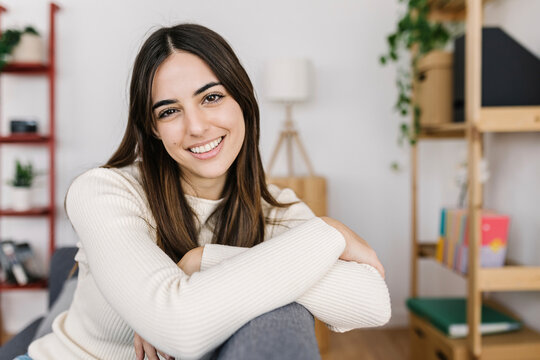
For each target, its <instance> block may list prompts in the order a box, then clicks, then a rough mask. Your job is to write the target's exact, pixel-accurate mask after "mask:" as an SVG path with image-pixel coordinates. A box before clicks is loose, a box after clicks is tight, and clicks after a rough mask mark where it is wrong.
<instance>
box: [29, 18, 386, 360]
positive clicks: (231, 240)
mask: <svg viewBox="0 0 540 360" xmlns="http://www.w3.org/2000/svg"><path fill="white" fill-rule="evenodd" d="M258 145H259V110H258V106H257V102H256V100H255V96H254V92H253V86H252V84H251V82H250V80H249V78H248V76H247V74H246V72H245V70H244V69H243V67H242V66H241V64H240V62H239V60H238V59H237V57H236V56H235V54H234V52H233V51H232V49H231V48H230V46H229V45H228V44H227V42H226V41H225V40H224V39H223V38H222V37H221V36H219V35H218V34H216V33H215V32H213V31H211V30H209V29H207V28H205V27H202V26H199V25H194V24H182V25H177V26H173V27H170V28H161V29H159V30H157V31H156V32H154V33H153V34H152V35H151V36H150V37H149V38H148V39H147V40H146V42H145V43H144V44H143V46H142V48H141V50H140V52H139V54H138V55H137V58H136V60H135V65H134V68H133V74H132V78H131V87H130V107H129V118H128V124H127V129H126V132H125V135H124V138H123V140H122V142H121V144H120V146H119V148H118V150H117V151H116V152H115V153H114V155H113V156H112V157H111V159H110V160H109V161H108V162H107V164H106V165H105V166H103V167H100V168H96V169H93V170H90V171H88V172H86V173H84V174H83V175H81V176H79V177H78V178H77V179H76V180H75V181H74V182H73V184H72V185H71V187H70V189H69V191H68V194H67V197H66V211H67V214H68V216H69V218H70V221H71V223H72V225H73V227H74V229H75V230H76V232H77V234H78V236H79V239H80V242H79V243H78V246H79V251H78V253H77V256H76V260H77V261H78V264H79V278H78V287H77V290H76V292H75V295H74V299H73V303H72V305H71V307H70V309H69V310H68V311H66V312H64V313H62V314H61V315H60V316H58V317H57V318H56V320H55V322H54V324H53V333H51V334H49V335H47V336H45V337H43V338H41V339H38V340H36V341H34V342H33V343H32V344H31V345H30V348H29V354H28V355H29V356H30V357H31V358H33V359H39V360H42V359H43V360H47V359H133V358H135V357H136V356H137V358H139V359H142V358H143V356H144V355H145V354H146V355H147V356H148V357H149V358H150V359H157V354H156V352H157V351H160V352H161V354H162V355H163V356H164V357H177V358H180V359H199V358H210V357H212V356H214V357H216V356H217V355H219V354H217V350H216V349H218V347H219V346H220V345H222V344H223V343H224V342H226V341H227V339H229V338H230V337H231V336H232V335H234V334H235V332H237V331H238V330H239V329H240V328H242V327H243V326H244V325H246V324H248V323H249V322H251V321H254V319H256V318H259V317H260V316H261V315H264V314H268V313H269V312H270V311H272V310H275V309H279V308H282V307H285V306H286V305H287V306H288V304H291V303H295V304H296V306H300V305H302V306H303V308H305V309H307V310H309V312H310V313H311V314H313V315H314V316H316V317H317V318H319V319H320V320H322V321H324V322H325V323H326V324H327V325H328V327H329V328H330V329H331V330H333V331H340V332H342V331H348V330H351V329H353V328H359V327H367V326H380V325H383V324H385V323H386V322H387V321H388V319H389V317H390V299H389V296H388V289H387V287H386V284H385V282H384V269H383V267H382V265H381V264H380V262H379V260H378V259H377V256H376V254H375V252H374V251H373V250H372V249H371V248H370V247H369V245H367V243H366V242H365V241H363V240H362V239H361V238H360V237H358V236H357V235H356V234H354V233H353V232H352V231H351V230H350V229H348V228H347V227H346V226H345V225H343V224H342V223H340V222H338V221H336V220H333V219H330V218H317V217H315V216H314V215H313V213H312V212H311V211H310V209H309V208H308V207H307V206H306V205H305V204H304V203H302V202H300V201H299V200H298V199H297V198H296V196H295V195H294V193H293V192H292V191H291V190H288V189H285V190H280V189H278V188H277V187H275V186H267V184H266V182H265V175H264V171H263V167H262V165H261V159H260V155H259V149H258ZM291 311H293V312H294V311H296V310H294V308H291ZM312 325H313V323H311V326H312ZM272 331H275V332H279V331H280V329H279V327H277V328H274V329H273V330H270V331H269V330H267V331H266V332H267V333H266V334H260V336H261V338H263V337H264V338H266V337H270V338H271V336H270V335H271V334H269V333H268V332H272ZM245 341H249V340H245ZM245 341H244V342H245ZM251 341H257V339H255V340H253V339H252V340H251ZM275 345H276V346H275V347H274V348H275V349H276V350H275V351H277V353H278V354H279V351H282V350H280V349H279V348H280V347H286V346H282V344H280V345H278V344H275ZM313 346H316V345H313ZM167 354H168V355H167ZM248 358H250V357H249V356H248Z"/></svg>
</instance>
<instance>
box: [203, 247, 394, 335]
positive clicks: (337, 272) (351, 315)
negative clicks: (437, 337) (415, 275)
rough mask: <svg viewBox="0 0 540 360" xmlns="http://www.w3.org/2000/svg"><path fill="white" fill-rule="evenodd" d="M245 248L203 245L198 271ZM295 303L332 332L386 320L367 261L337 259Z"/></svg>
mask: <svg viewBox="0 0 540 360" xmlns="http://www.w3.org/2000/svg"><path fill="white" fill-rule="evenodd" d="M246 250H248V248H244V247H236V246H227V245H219V244H207V245H205V246H204V251H203V260H202V262H201V271H205V270H207V269H209V268H211V267H213V266H215V265H217V264H219V263H220V262H221V261H223V260H225V259H229V258H233V257H234V256H237V255H239V254H242V253H243V252H244V251H246ZM296 302H298V303H299V304H301V305H303V306H304V307H305V308H306V309H308V310H309V311H310V312H311V313H312V314H313V315H314V316H315V317H316V318H317V319H319V320H321V321H322V322H324V323H325V324H326V325H327V327H328V328H329V329H330V330H332V331H334V332H346V331H349V330H353V329H359V328H366V327H375V326H382V325H384V324H386V323H387V322H388V321H389V320H390V316H391V306H390V295H389V293H388V288H387V286H386V283H385V281H384V279H383V278H382V277H381V275H380V274H379V272H378V271H377V270H376V269H375V268H374V267H372V266H370V265H367V264H358V263H355V262H352V261H343V260H337V261H336V262H335V264H334V265H333V266H332V268H331V269H330V270H329V271H328V272H327V273H326V274H325V275H324V277H323V278H322V279H321V280H319V282H317V283H316V284H315V285H313V286H312V287H311V288H310V289H309V290H307V291H306V292H305V293H304V294H302V295H301V296H300V297H298V299H296Z"/></svg>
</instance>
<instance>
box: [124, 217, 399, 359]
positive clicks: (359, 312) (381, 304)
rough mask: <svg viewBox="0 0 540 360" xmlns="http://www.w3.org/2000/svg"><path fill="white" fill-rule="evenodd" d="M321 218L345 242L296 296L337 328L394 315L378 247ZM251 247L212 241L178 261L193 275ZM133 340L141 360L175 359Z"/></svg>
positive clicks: (346, 328)
mask: <svg viewBox="0 0 540 360" xmlns="http://www.w3.org/2000/svg"><path fill="white" fill-rule="evenodd" d="M322 219H323V220H324V221H325V222H326V223H327V224H329V225H330V226H333V227H335V228H336V229H337V230H338V231H340V232H341V233H342V235H343V236H344V238H345V240H346V247H345V250H344V251H343V253H342V254H341V256H340V259H339V260H338V261H337V262H336V263H335V264H334V266H333V267H332V268H331V269H330V270H329V271H328V273H327V274H326V275H325V276H324V277H323V278H322V279H321V280H320V281H319V282H318V283H317V284H315V285H314V286H313V287H312V288H310V289H309V290H308V291H307V292H305V293H304V294H303V295H301V296H300V297H299V298H298V299H297V300H296V302H298V303H299V304H301V305H303V306H304V307H305V308H306V309H308V310H309V311H310V312H311V313H312V314H313V315H314V316H315V317H316V318H318V319H319V320H321V321H323V322H324V323H326V325H327V326H328V328H329V329H331V330H332V331H334V332H345V331H349V330H352V329H355V328H361V327H373V326H381V325H384V324H385V323H386V322H387V321H388V320H389V318H390V299H389V296H388V289H387V288H386V284H385V282H384V280H383V279H384V268H383V266H382V264H381V263H380V261H379V260H378V258H377V255H376V253H375V252H374V251H373V249H372V248H371V247H370V246H369V245H368V244H367V243H366V242H365V241H364V240H363V239H362V238H360V237H359V236H358V235H356V234H355V233H354V232H352V230H350V229H349V228H348V227H346V226H345V225H344V224H342V223H340V222H339V221H337V220H334V219H331V218H326V217H324V218H322ZM246 250H248V248H242V247H234V246H227V245H217V244H209V245H206V246H205V247H197V248H194V249H192V250H191V251H189V252H188V253H186V255H184V257H183V258H182V259H181V260H180V261H179V262H178V267H180V268H181V269H182V270H183V271H184V272H185V273H186V274H188V275H191V274H193V273H195V272H199V271H204V270H206V269H208V268H211V267H212V266H215V265H217V264H219V263H221V262H222V261H224V260H226V259H229V258H232V257H234V256H236V255H238V254H241V253H243V252H244V251H246ZM374 299H375V300H376V301H374ZM134 346H135V351H136V354H137V360H142V359H143V358H144V355H145V353H146V355H147V356H148V358H149V359H150V360H154V359H156V360H157V359H158V357H157V352H159V353H160V354H161V355H162V356H163V357H164V358H166V359H173V358H172V357H171V356H169V355H167V354H165V353H164V352H161V351H158V350H156V349H155V347H153V346H152V345H151V344H150V343H148V342H146V341H145V340H144V339H142V338H141V337H140V336H139V335H137V334H135V337H134Z"/></svg>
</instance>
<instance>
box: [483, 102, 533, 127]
mask: <svg viewBox="0 0 540 360" xmlns="http://www.w3.org/2000/svg"><path fill="white" fill-rule="evenodd" d="M477 127H478V130H479V131H481V132H531V131H540V106H497V107H495V106H493V107H483V108H482V109H480V119H479V121H478V124H477Z"/></svg>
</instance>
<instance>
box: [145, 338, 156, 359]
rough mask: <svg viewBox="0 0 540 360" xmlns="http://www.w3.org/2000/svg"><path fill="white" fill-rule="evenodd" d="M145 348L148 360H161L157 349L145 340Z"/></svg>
mask: <svg viewBox="0 0 540 360" xmlns="http://www.w3.org/2000/svg"><path fill="white" fill-rule="evenodd" d="M143 348H144V352H145V353H146V356H147V357H148V360H159V358H158V355H157V351H156V348H155V347H153V346H152V345H150V344H149V343H148V342H146V341H144V340H143Z"/></svg>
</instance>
